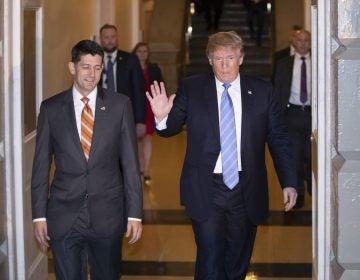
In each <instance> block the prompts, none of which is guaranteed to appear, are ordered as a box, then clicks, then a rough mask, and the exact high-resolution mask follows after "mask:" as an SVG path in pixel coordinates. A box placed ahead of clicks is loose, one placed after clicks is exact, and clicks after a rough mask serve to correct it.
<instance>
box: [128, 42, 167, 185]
mask: <svg viewBox="0 0 360 280" xmlns="http://www.w3.org/2000/svg"><path fill="white" fill-rule="evenodd" d="M132 53H133V54H135V55H137V57H138V58H139V61H140V65H141V68H142V71H143V75H144V80H145V89H146V91H149V92H150V85H151V84H152V83H153V82H154V81H158V82H161V81H163V78H162V74H161V70H160V68H159V66H158V65H157V64H154V63H151V62H150V60H149V55H150V52H149V46H148V44H147V43H144V42H140V43H137V44H136V46H135V47H134V49H133V51H132ZM144 95H145V92H144ZM145 115H146V118H145V123H146V133H145V135H144V137H141V138H138V147H139V161H140V171H141V173H142V174H143V176H144V183H145V184H148V183H150V180H151V177H150V173H149V167H150V160H151V154H152V136H153V134H154V114H153V113H152V111H151V107H150V103H149V101H148V100H146V114H145Z"/></svg>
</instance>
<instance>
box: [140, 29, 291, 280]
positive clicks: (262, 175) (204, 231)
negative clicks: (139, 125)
mask: <svg viewBox="0 0 360 280" xmlns="http://www.w3.org/2000/svg"><path fill="white" fill-rule="evenodd" d="M206 54H207V56H208V59H209V63H210V65H211V67H212V70H213V73H211V74H205V75H200V76H194V77H189V78H186V79H185V80H184V81H183V82H182V83H181V85H180V87H179V90H178V92H177V94H176V97H175V95H172V96H170V97H167V95H166V90H165V86H164V84H163V83H160V85H159V84H157V83H156V82H155V83H154V85H152V87H151V94H150V93H147V97H148V99H149V101H150V104H151V107H152V110H153V113H154V116H155V120H156V129H157V132H158V133H159V135H161V136H165V137H169V136H172V135H175V134H177V133H179V132H180V131H181V130H182V127H183V125H184V124H185V125H186V132H187V150H186V155H185V160H184V165H183V170H182V174H181V179H180V195H181V203H182V204H183V205H184V206H185V209H186V213H187V214H188V215H189V217H190V218H191V222H192V227H193V231H194V235H195V241H196V245H197V257H196V268H195V279H196V280H200V279H206V280H210V279H213V280H239V279H245V277H246V273H247V270H248V266H249V263H250V258H251V254H252V250H253V245H254V240H255V235H256V229H257V225H259V224H261V223H262V222H264V221H265V219H266V218H267V215H268V186H267V178H266V167H265V144H266V143H267V144H268V145H269V148H270V151H271V154H272V157H273V161H274V163H275V164H274V165H275V168H276V171H277V174H278V177H279V181H280V183H281V187H282V189H283V195H284V209H285V211H289V210H290V209H291V208H292V207H293V206H294V205H295V203H296V196H297V192H296V188H295V187H294V186H295V183H296V173H295V165H294V159H293V155H292V150H291V148H290V144H289V140H288V135H287V128H286V124H285V122H284V117H283V115H282V110H281V109H280V107H279V105H278V103H277V102H276V101H275V100H274V98H273V95H272V94H271V91H272V90H271V84H270V83H268V82H264V81H261V80H259V79H256V78H251V77H248V76H246V75H243V74H239V66H240V65H241V64H242V62H243V59H244V50H243V41H242V39H241V37H240V36H239V35H238V34H236V33H235V32H232V31H231V32H218V33H215V34H213V35H211V36H210V37H209V40H208V44H207V49H206Z"/></svg>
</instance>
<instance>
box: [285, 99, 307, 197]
mask: <svg viewBox="0 0 360 280" xmlns="http://www.w3.org/2000/svg"><path fill="white" fill-rule="evenodd" d="M286 118H287V123H288V130H289V138H290V141H291V144H292V147H293V150H294V156H295V162H296V174H297V187H298V193H299V195H304V192H305V191H304V189H305V188H304V181H306V182H307V185H308V191H309V193H311V139H310V136H311V108H310V106H307V107H305V108H304V109H302V108H301V107H300V106H291V105H290V107H289V108H287V111H286Z"/></svg>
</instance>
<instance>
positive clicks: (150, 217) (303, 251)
mask: <svg viewBox="0 0 360 280" xmlns="http://www.w3.org/2000/svg"><path fill="white" fill-rule="evenodd" d="M153 139H154V146H153V147H154V151H153V152H154V153H153V158H152V163H151V176H152V181H151V185H149V186H144V222H143V223H144V230H143V236H142V239H141V240H140V241H139V242H138V243H136V244H135V245H131V246H129V245H128V244H127V243H126V240H124V246H123V261H124V264H123V272H124V276H123V278H122V279H124V280H185V279H186V280H190V279H193V277H192V276H193V271H194V263H195V243H194V239H193V233H192V229H191V225H190V222H189V220H188V219H187V217H186V216H185V213H184V210H183V208H182V206H180V203H179V176H180V171H181V165H182V161H183V156H184V150H185V145H186V131H184V132H182V133H181V134H179V135H178V136H176V137H172V138H160V137H159V136H157V135H154V138H153ZM267 161H268V171H269V172H268V173H269V174H268V178H269V185H270V210H271V212H270V216H269V218H268V220H267V222H266V224H264V225H262V226H260V227H259V228H258V234H257V239H256V242H255V248H254V253H253V257H252V260H251V266H250V271H249V274H248V277H247V279H249V280H250V279H263V280H272V279H283V280H284V279H288V280H290V279H291V280H293V279H294V280H295V279H311V198H310V197H308V196H307V197H306V198H305V206H304V207H303V208H302V209H300V210H293V211H291V212H290V213H288V214H284V212H283V211H282V193H281V190H280V188H279V186H278V181H277V178H276V176H275V174H274V170H273V167H272V162H271V159H269V158H268V160H267ZM50 269H52V268H50Z"/></svg>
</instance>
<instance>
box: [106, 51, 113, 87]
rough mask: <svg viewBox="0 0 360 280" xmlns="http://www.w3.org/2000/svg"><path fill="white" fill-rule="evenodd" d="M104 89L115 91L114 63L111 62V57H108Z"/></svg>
mask: <svg viewBox="0 0 360 280" xmlns="http://www.w3.org/2000/svg"><path fill="white" fill-rule="evenodd" d="M106 88H107V89H108V90H109V91H115V80H114V62H112V56H111V55H108V63H107V68H106Z"/></svg>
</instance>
